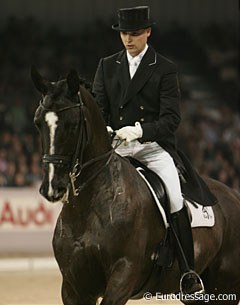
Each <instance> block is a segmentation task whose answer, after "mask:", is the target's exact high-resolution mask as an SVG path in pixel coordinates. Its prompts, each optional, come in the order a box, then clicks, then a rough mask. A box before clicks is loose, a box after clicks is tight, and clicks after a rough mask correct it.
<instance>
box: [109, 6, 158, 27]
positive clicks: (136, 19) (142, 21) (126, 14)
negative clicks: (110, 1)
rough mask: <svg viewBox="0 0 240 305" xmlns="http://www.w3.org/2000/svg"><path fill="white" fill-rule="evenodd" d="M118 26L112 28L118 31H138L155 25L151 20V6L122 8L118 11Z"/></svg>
mask: <svg viewBox="0 0 240 305" xmlns="http://www.w3.org/2000/svg"><path fill="white" fill-rule="evenodd" d="M118 22H119V23H118V24H114V25H113V26H112V29H113V30H116V31H126V32H127V31H137V30H140V29H145V28H148V27H150V26H151V25H153V24H155V22H152V21H151V20H150V8H149V6H136V7H131V8H122V9H119V11H118Z"/></svg>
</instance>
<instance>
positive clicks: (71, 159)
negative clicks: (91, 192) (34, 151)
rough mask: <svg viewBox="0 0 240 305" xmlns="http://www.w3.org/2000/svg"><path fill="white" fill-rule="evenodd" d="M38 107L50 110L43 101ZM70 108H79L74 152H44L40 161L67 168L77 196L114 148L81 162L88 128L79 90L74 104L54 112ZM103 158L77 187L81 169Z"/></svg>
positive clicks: (107, 162)
mask: <svg viewBox="0 0 240 305" xmlns="http://www.w3.org/2000/svg"><path fill="white" fill-rule="evenodd" d="M39 107H41V108H43V109H44V110H45V111H52V110H51V109H49V108H47V107H46V106H44V105H43V102H42V101H40V105H39ZM72 108H79V110H80V111H79V112H80V113H79V116H80V119H79V122H80V123H79V128H78V140H77V145H76V149H75V152H74V154H73V155H72V156H68V155H57V154H44V155H43V157H42V161H43V163H44V164H49V163H52V164H54V165H56V166H58V167H65V168H67V169H69V178H70V181H71V186H72V191H73V195H74V196H78V195H79V194H80V192H81V191H82V190H83V189H84V188H85V187H86V186H87V185H88V183H89V182H90V181H91V180H93V179H94V178H95V177H96V176H97V175H98V174H99V173H100V172H101V171H102V170H103V169H104V168H105V167H106V166H107V165H108V164H109V162H110V161H111V158H112V155H113V152H114V151H115V149H111V150H109V151H107V152H106V153H104V154H102V155H100V156H98V157H96V158H93V159H91V160H89V161H87V162H85V163H83V153H84V148H85V146H86V145H87V143H88V132H87V131H88V129H87V119H86V115H85V113H84V103H83V101H82V98H81V93H80V91H79V92H78V103H77V104H75V105H70V106H66V107H62V108H60V109H58V110H55V112H56V113H60V112H63V111H67V110H69V109H72ZM104 158H107V161H106V162H105V163H104V165H103V166H101V167H100V168H99V169H98V170H97V171H96V172H95V173H94V174H93V175H91V176H90V177H89V178H88V179H87V180H86V181H85V182H84V183H82V184H81V185H79V186H78V187H77V186H76V185H75V184H76V181H77V178H78V177H79V176H80V174H81V172H82V170H83V169H85V168H86V167H87V166H90V165H92V164H94V163H95V162H97V161H100V160H102V159H104Z"/></svg>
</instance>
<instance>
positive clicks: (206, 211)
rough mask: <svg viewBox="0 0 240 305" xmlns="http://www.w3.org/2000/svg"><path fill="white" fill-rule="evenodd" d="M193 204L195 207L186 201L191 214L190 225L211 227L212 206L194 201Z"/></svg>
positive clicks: (213, 221)
mask: <svg viewBox="0 0 240 305" xmlns="http://www.w3.org/2000/svg"><path fill="white" fill-rule="evenodd" d="M195 204H196V207H195V206H193V205H192V204H191V203H190V202H188V201H187V205H188V207H189V209H190V211H191V215H192V220H191V227H192V228H196V227H213V226H214V224H215V217H214V213H213V208H212V207H211V206H206V207H205V206H202V205H200V204H198V203H196V202H195Z"/></svg>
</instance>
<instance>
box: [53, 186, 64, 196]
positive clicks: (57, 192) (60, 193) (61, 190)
mask: <svg viewBox="0 0 240 305" xmlns="http://www.w3.org/2000/svg"><path fill="white" fill-rule="evenodd" d="M66 191H67V189H66V188H65V187H59V188H57V189H56V190H55V192H54V197H55V198H56V199H61V198H62V197H63V195H64V194H65V193H66Z"/></svg>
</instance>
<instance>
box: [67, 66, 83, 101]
mask: <svg viewBox="0 0 240 305" xmlns="http://www.w3.org/2000/svg"><path fill="white" fill-rule="evenodd" d="M67 84H68V90H69V92H70V94H71V95H76V94H77V93H78V91H79V86H80V80H79V76H78V73H77V71H76V70H71V71H70V72H69V73H68V76H67Z"/></svg>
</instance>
